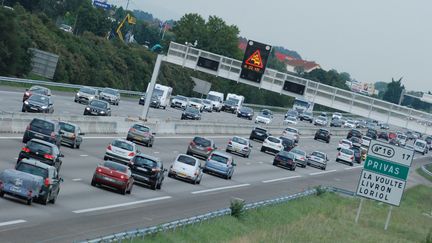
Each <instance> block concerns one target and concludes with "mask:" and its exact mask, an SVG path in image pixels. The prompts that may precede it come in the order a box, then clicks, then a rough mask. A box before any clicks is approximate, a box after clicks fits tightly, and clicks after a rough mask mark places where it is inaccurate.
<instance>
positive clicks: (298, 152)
mask: <svg viewBox="0 0 432 243" xmlns="http://www.w3.org/2000/svg"><path fill="white" fill-rule="evenodd" d="M290 152H291V153H294V154H298V155H301V156H305V155H306V152H305V151H303V150H300V149H292V150H291V151H290Z"/></svg>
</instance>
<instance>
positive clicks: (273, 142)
mask: <svg viewBox="0 0 432 243" xmlns="http://www.w3.org/2000/svg"><path fill="white" fill-rule="evenodd" d="M283 148H284V146H283V144H282V140H281V139H279V138H277V137H273V136H269V137H267V138H266V139H265V140H264V142H263V144H262V146H261V152H267V151H270V152H272V153H275V154H277V153H279V152H280V151H281V150H283Z"/></svg>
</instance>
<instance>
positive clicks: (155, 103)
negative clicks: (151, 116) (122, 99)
mask: <svg viewBox="0 0 432 243" xmlns="http://www.w3.org/2000/svg"><path fill="white" fill-rule="evenodd" d="M144 102H145V97H144ZM143 105H144V104H143ZM149 107H151V108H155V109H159V108H161V101H160V99H159V96H157V95H153V96H152V97H151V99H150V105H149Z"/></svg>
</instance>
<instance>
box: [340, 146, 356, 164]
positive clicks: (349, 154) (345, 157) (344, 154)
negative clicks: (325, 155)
mask: <svg viewBox="0 0 432 243" xmlns="http://www.w3.org/2000/svg"><path fill="white" fill-rule="evenodd" d="M339 161H343V162H346V163H348V164H349V165H351V166H353V165H354V151H352V150H351V149H348V148H341V149H340V150H339V152H338V153H337V156H336V162H339Z"/></svg>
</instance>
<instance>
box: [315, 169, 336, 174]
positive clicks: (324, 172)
mask: <svg viewBox="0 0 432 243" xmlns="http://www.w3.org/2000/svg"><path fill="white" fill-rule="evenodd" d="M336 171H337V170H327V171H320V172H314V173H310V174H309V175H321V174H327V173H331V172H336Z"/></svg>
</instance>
